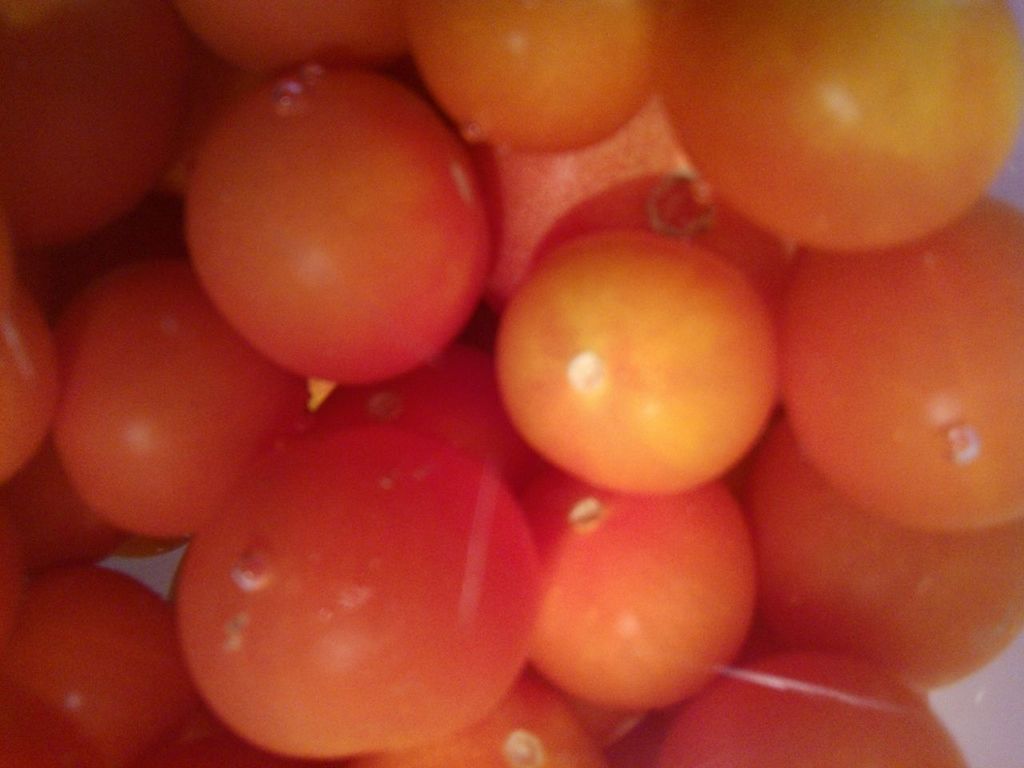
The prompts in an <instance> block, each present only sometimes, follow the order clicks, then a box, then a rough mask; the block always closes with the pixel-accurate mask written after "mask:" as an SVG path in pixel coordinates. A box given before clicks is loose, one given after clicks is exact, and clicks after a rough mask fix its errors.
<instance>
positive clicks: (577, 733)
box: [349, 673, 606, 768]
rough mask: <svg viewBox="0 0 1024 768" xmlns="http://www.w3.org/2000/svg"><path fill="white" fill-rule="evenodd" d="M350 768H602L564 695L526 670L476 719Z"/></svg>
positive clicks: (596, 750) (359, 760) (596, 749)
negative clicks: (428, 740) (444, 734)
mask: <svg viewBox="0 0 1024 768" xmlns="http://www.w3.org/2000/svg"><path fill="white" fill-rule="evenodd" d="M349 765H350V768H448V767H449V766H456V765H458V766H472V768H510V766H512V767H515V768H518V767H519V766H526V767H527V768H528V767H529V766H544V768H606V764H605V760H604V757H603V756H602V754H601V749H600V747H598V746H597V744H596V743H595V742H594V740H593V739H592V738H591V737H590V736H589V735H588V734H587V732H586V731H585V730H584V729H583V727H582V725H581V724H580V722H579V721H578V720H577V718H576V716H575V715H574V713H573V711H572V709H571V708H570V707H569V705H568V703H567V702H566V700H565V697H564V696H563V695H562V694H561V693H559V692H558V691H557V690H556V689H555V688H552V687H551V686H550V685H548V684H547V683H545V682H544V681H542V680H541V679H539V678H538V677H536V676H535V675H533V674H531V673H526V674H524V675H523V676H522V677H520V679H519V680H518V681H517V682H516V684H515V686H514V687H513V688H512V690H511V691H510V692H509V694H508V696H506V697H505V698H504V699H503V700H502V701H501V703H500V704H499V705H498V706H497V707H496V708H495V709H494V710H493V711H491V712H490V713H489V714H488V715H487V716H486V717H484V718H483V719H482V720H480V721H479V722H477V723H475V724H473V725H471V726H470V727H469V728H466V729H465V730H462V731H459V732H458V733H455V734H453V735H452V736H450V737H449V738H447V739H444V740H442V741H438V742H434V743H431V744H425V745H424V746H422V747H419V748H416V749H410V750H404V751H398V752H390V753H381V754H378V755H368V756H366V757H361V758H356V759H355V760H353V761H352V762H351V764H349Z"/></svg>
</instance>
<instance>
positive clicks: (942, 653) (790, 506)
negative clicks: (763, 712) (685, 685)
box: [746, 421, 1024, 687]
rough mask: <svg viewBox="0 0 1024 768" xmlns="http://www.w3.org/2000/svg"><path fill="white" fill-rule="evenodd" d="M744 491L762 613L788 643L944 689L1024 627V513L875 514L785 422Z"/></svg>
mask: <svg viewBox="0 0 1024 768" xmlns="http://www.w3.org/2000/svg"><path fill="white" fill-rule="evenodd" d="M746 500H747V509H748V511H749V513H750V520H751V525H752V526H753V529H754V532H755V537H754V540H755V543H756V547H757V553H758V559H757V560H758V587H759V590H760V598H759V603H758V609H759V615H760V617H761V619H762V621H763V622H764V624H765V625H766V626H767V627H768V628H769V629H770V630H771V635H772V637H773V639H775V641H776V642H779V643H782V644H784V645H785V646H786V647H790V648H794V647H797V648H799V647H804V648H817V649H821V650H831V651H835V652H840V653H849V654H853V655H858V656H862V657H865V658H868V659H872V660H874V661H875V662H877V663H878V664H880V665H882V666H884V667H886V668H888V669H890V670H893V671H894V672H897V673H899V674H900V675H902V676H903V678H904V679H906V680H908V681H911V682H913V683H915V684H918V685H922V686H927V687H934V686H936V685H942V684H945V683H949V682H951V681H953V680H955V679H957V678H960V677H963V676H965V675H967V674H969V673H970V672H972V671H974V670H976V669H978V668H980V667H981V666H983V665H984V664H985V663H986V662H988V661H989V660H990V659H992V658H994V657H995V656H996V655H997V654H998V653H999V652H1000V651H1001V650H1002V649H1003V648H1005V647H1006V646H1007V645H1008V644H1009V643H1010V642H1011V641H1012V640H1013V638H1014V637H1016V636H1017V634H1018V633H1019V632H1020V630H1021V627H1022V626H1024V521H1016V522H1013V523H1008V524H1006V525H1002V526H994V527H990V528H985V529H983V530H980V531H968V532H958V533H945V532H930V531H918V530H914V529H912V528H906V527H903V526H900V525H897V524H896V523H894V522H892V521H890V520H888V519H886V518H883V517H880V516H876V515H871V514H868V513H867V512H865V511H864V510H862V509H860V508H859V507H857V505H856V504H854V503H853V502H851V501H850V500H849V499H847V498H846V497H845V496H843V495H842V494H841V493H839V491H837V490H836V489H835V488H833V487H832V486H830V485H829V484H828V482H827V481H826V480H825V479H824V478H823V477H822V476H821V475H820V474H819V473H818V472H817V471H816V470H815V469H814V468H813V467H812V466H811V465H810V464H808V463H807V461H806V460H805V459H804V458H803V457H802V456H801V454H800V449H799V446H798V445H797V443H796V440H795V438H794V437H793V434H792V430H791V429H790V428H789V426H788V424H787V423H786V422H785V421H780V422H779V423H778V424H776V425H775V426H774V427H773V428H772V430H771V431H770V432H769V433H768V435H767V436H766V437H765V439H764V440H763V441H762V442H761V444H760V446H759V448H758V450H757V453H756V455H755V457H754V461H753V466H752V468H751V472H750V475H749V478H748V480H747V488H746ZM954 617H955V618H954Z"/></svg>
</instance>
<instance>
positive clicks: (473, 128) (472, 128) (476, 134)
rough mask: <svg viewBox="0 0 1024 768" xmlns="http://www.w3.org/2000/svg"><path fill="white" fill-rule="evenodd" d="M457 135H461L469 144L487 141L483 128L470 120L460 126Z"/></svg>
mask: <svg viewBox="0 0 1024 768" xmlns="http://www.w3.org/2000/svg"><path fill="white" fill-rule="evenodd" d="M459 133H461V134H462V138H463V139H465V140H466V141H468V142H469V143H470V144H479V143H480V142H483V141H485V140H486V139H487V131H485V130H484V127H483V126H482V125H480V123H478V122H477V121H476V120H471V121H470V122H468V123H466V124H465V125H464V126H462V129H461V130H460V131H459Z"/></svg>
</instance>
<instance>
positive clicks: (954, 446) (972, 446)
mask: <svg viewBox="0 0 1024 768" xmlns="http://www.w3.org/2000/svg"><path fill="white" fill-rule="evenodd" d="M946 441H947V442H948V443H949V456H950V458H951V459H952V460H953V463H954V464H957V465H959V466H966V465H968V464H972V463H974V461H975V460H976V459H977V458H978V457H979V456H980V455H981V435H979V434H978V430H976V429H975V428H974V427H972V426H971V425H970V424H962V423H961V424H954V425H953V426H951V427H950V428H949V429H947V430H946Z"/></svg>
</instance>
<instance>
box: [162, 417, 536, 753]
mask: <svg viewBox="0 0 1024 768" xmlns="http://www.w3.org/2000/svg"><path fill="white" fill-rule="evenodd" d="M536 558H537V555H536V551H535V549H534V545H533V542H532V540H531V538H530V535H529V531H528V529H527V526H526V522H525V520H524V519H523V516H522V512H521V511H520V509H519V507H518V505H517V504H516V503H515V502H514V500H513V499H512V497H511V495H510V494H509V493H508V491H506V490H505V489H504V486H503V482H502V480H501V479H500V477H499V476H498V474H497V473H496V471H495V470H494V469H493V468H490V467H487V466H486V465H484V464H482V463H481V462H480V461H479V460H476V459H472V458H469V457H467V456H465V455H464V454H461V453H459V452H457V451H455V450H454V449H452V448H450V447H448V446H446V445H445V444H444V443H441V442H439V441H436V440H434V439H430V438H426V437H421V436H419V435H415V434H413V433H407V432H402V431H400V430H397V429H395V428H392V427H381V426H375V427H364V428H359V429H352V430H346V431H339V432H335V433H332V434H329V435H326V436H315V435H310V436H306V437H302V438H297V439H296V440H295V441H292V442H286V443H284V444H282V445H281V446H280V447H279V449H278V450H276V451H273V452H270V453H268V454H267V455H266V456H265V457H264V458H263V459H262V460H261V461H259V463H257V464H255V465H254V466H252V467H251V468H250V473H249V475H248V477H247V479H246V481H245V482H243V483H242V484H240V485H239V486H238V488H237V489H236V492H235V495H234V496H233V498H232V499H231V501H230V503H229V505H228V506H227V507H226V508H225V509H224V511H223V514H221V515H220V516H218V517H217V518H216V519H215V520H212V521H211V522H210V524H209V525H207V526H206V527H204V528H202V529H200V530H199V531H198V532H197V533H196V535H195V536H194V537H193V539H192V543H191V544H190V546H189V550H188V553H187V555H186V557H185V561H184V565H183V567H182V570H181V572H180V575H179V579H178V585H177V601H178V617H179V625H180V633H181V639H182V643H183V645H184V648H185V653H186V657H187V659H188V663H189V667H190V668H191V670H192V673H193V675H194V676H195V679H196V681H197V684H198V686H199V688H200V690H201V691H202V692H203V695H204V697H205V698H206V699H207V702H208V703H209V705H210V707H211V708H212V709H213V711H214V712H215V713H216V714H217V715H219V716H220V717H221V718H223V720H224V721H225V723H227V725H228V726H229V727H231V728H232V729H234V730H235V731H236V732H238V733H239V734H241V735H242V736H244V737H245V738H246V739H248V740H250V741H252V742H253V743H255V744H258V745H261V746H263V747H264V748H267V749H271V750H274V751H280V752H283V753H286V754H292V755H296V756H305V757H341V756H345V755H352V754H356V753H360V752H366V751H375V750H383V749H398V748H406V747H411V746H415V745H417V744H420V743H424V742H427V741H431V740H434V739H438V738H441V737H443V736H445V735H447V734H449V733H451V732H453V731H455V730H458V729H460V728H464V727H466V726H467V725H469V724H470V723H472V722H473V721H475V720H477V719H479V718H480V717H482V716H483V715H484V714H485V713H486V712H487V711H488V710H489V709H491V708H492V707H494V706H495V705H496V704H497V703H498V701H499V700H500V699H501V698H502V696H504V694H505V692H506V691H507V690H508V688H509V687H510V686H511V685H512V683H513V681H514V680H515V678H516V676H517V675H518V673H519V671H520V669H521V667H522V665H523V664H524V662H525V658H526V650H527V643H528V640H529V633H530V630H531V628H532V626H533V621H534V618H535V614H536V604H537V589H538V586H537V560H536Z"/></svg>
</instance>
